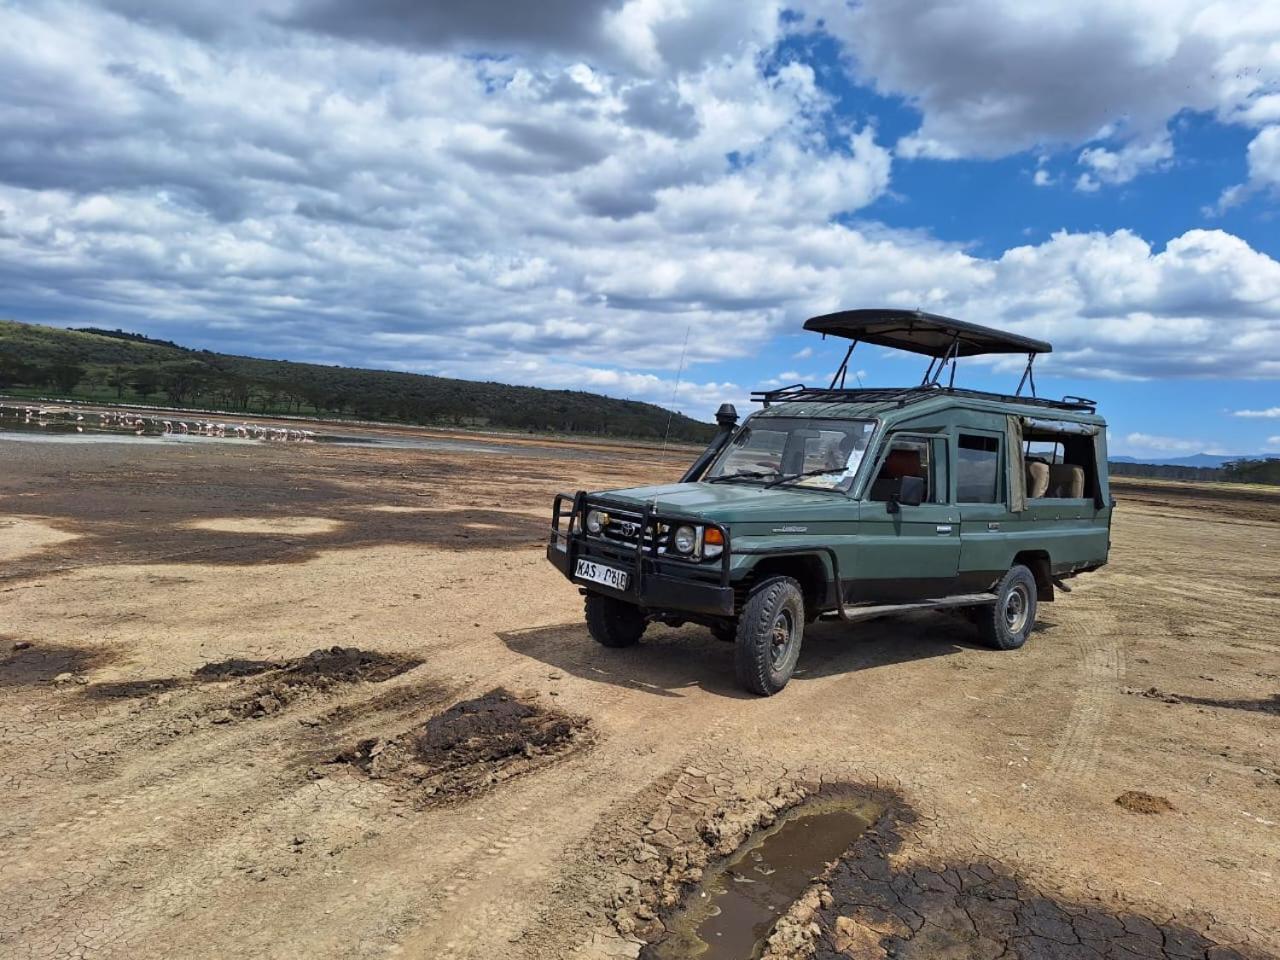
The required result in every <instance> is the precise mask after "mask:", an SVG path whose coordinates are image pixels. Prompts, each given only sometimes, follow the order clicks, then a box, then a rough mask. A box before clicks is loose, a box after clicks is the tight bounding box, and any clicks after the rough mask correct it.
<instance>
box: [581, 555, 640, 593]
mask: <svg viewBox="0 0 1280 960" xmlns="http://www.w3.org/2000/svg"><path fill="white" fill-rule="evenodd" d="M573 575H574V576H575V577H577V578H578V579H579V580H590V581H591V582H592V583H603V584H604V585H605V586H606V587H613V589H615V590H626V589H627V581H628V580H630V579H631V575H630V574H629V573H627V571H625V570H618V569H617V568H615V567H606V566H605V565H604V564H603V563H593V562H592V561H590V560H579V561H578V563H577V565H576V566H575V567H574V568H573Z"/></svg>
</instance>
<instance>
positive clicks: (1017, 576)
mask: <svg viewBox="0 0 1280 960" xmlns="http://www.w3.org/2000/svg"><path fill="white" fill-rule="evenodd" d="M974 609H975V610H976V611H978V612H977V614H976V620H975V622H976V623H977V626H978V632H979V633H980V634H981V635H982V639H983V642H985V643H986V644H987V646H989V647H994V648H995V649H997V650H1017V649H1018V648H1019V647H1020V646H1022V645H1023V644H1024V643H1026V642H1027V637H1029V636H1031V628H1032V627H1034V626H1035V624H1036V578H1035V577H1034V576H1033V575H1032V573H1031V571H1030V570H1028V569H1027V568H1026V567H1024V566H1022V565H1021V564H1018V565H1016V566H1014V567H1012V568H1011V569H1010V570H1009V572H1008V573H1006V574H1005V575H1004V579H1003V580H1001V581H1000V585H999V586H998V587H997V588H996V602H995V603H993V604H989V605H986V606H982V607H975V608H974Z"/></svg>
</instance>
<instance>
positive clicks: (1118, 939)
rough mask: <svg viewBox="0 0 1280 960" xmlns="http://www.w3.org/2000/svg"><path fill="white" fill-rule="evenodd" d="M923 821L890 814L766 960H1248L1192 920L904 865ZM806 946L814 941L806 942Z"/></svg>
mask: <svg viewBox="0 0 1280 960" xmlns="http://www.w3.org/2000/svg"><path fill="white" fill-rule="evenodd" d="M913 823H914V818H913V817H912V815H911V814H910V811H909V810H907V809H906V808H905V807H898V808H896V809H894V808H891V809H889V810H887V811H886V813H885V814H884V816H882V817H881V820H880V822H879V823H877V824H876V825H875V826H874V827H872V829H870V830H868V831H867V832H866V833H865V834H864V835H863V836H862V837H861V838H859V839H858V840H857V841H855V842H854V844H853V846H852V847H851V848H850V850H849V852H848V853H847V854H846V855H845V857H843V858H842V859H841V860H840V861H839V862H838V863H837V864H836V865H835V866H834V867H832V868H831V869H830V870H828V871H827V873H826V875H825V876H824V877H823V878H822V879H821V881H820V882H819V883H818V884H816V885H815V887H814V888H813V889H812V890H811V891H810V895H809V896H810V900H811V902H812V903H813V904H814V906H815V907H816V909H813V910H812V911H809V912H808V913H807V915H806V913H805V912H803V911H793V913H792V915H791V916H790V917H789V918H788V920H789V922H790V924H791V927H790V929H791V930H792V931H793V934H794V935H793V938H792V940H791V941H790V942H789V943H786V944H779V946H778V949H775V950H772V951H771V950H766V952H765V953H764V957H766V958H781V957H810V956H813V957H817V958H821V960H829V958H839V957H856V958H860V960H871V958H875V960H880V958H889V957H893V958H896V960H915V958H919V960H926V958H927V960H933V958H937V957H957V958H959V957H963V958H966V960H988V958H989V960H996V958H1002V957H1003V958H1010V957H1025V958H1031V957H1036V958H1038V957H1045V958H1063V960H1065V958H1078V960H1135V958H1152V960H1192V958H1197V960H1247V958H1262V957H1263V956H1264V955H1263V954H1262V953H1258V952H1251V950H1250V948H1249V947H1248V946H1247V945H1244V944H1242V943H1239V942H1235V943H1224V942H1220V941H1217V940H1215V939H1212V938H1211V937H1210V936H1209V935H1208V934H1207V933H1205V932H1203V931H1202V930H1201V929H1197V927H1198V926H1200V924H1198V923H1197V922H1196V921H1195V920H1194V919H1192V918H1184V919H1183V921H1182V922H1179V920H1178V919H1177V918H1171V917H1167V916H1166V917H1149V916H1144V915H1142V914H1140V913H1137V912H1134V911H1129V910H1117V909H1115V908H1114V907H1113V906H1112V905H1109V904H1107V903H1104V902H1103V901H1101V900H1094V901H1072V900H1067V899H1061V898H1057V897H1055V896H1053V895H1052V894H1051V893H1049V892H1047V891H1043V890H1041V889H1039V888H1037V887H1036V886H1034V885H1033V884H1031V883H1030V882H1029V881H1027V880H1026V879H1024V878H1022V877H1019V876H1018V875H1017V873H1016V871H1015V870H1013V869H1012V868H1010V867H1009V866H1006V865H1004V864H1002V863H1000V862H998V861H993V860H987V861H982V862H962V863H949V862H942V863H932V864H931V863H919V862H915V863H913V862H911V861H910V859H909V857H904V856H901V854H902V853H903V848H904V846H906V844H907V843H908V841H909V836H910V832H911V828H912V824H913ZM806 941H807V942H806Z"/></svg>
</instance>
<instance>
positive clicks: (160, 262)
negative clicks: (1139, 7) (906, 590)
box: [0, 0, 1280, 414]
mask: <svg viewBox="0 0 1280 960" xmlns="http://www.w3.org/2000/svg"><path fill="white" fill-rule="evenodd" d="M408 6H409V5H406V6H405V8H404V10H403V11H402V10H401V5H399V4H395V3H391V2H389V0H387V2H379V3H374V4H370V5H361V6H359V7H355V6H350V5H343V6H341V7H339V6H338V5H335V4H329V3H297V2H286V0H278V2H274V3H272V2H264V3H257V4H254V3H248V2H243V3H241V2H229V3H225V4H217V5H215V4H212V3H209V4H206V3H203V2H199V3H192V4H184V5H148V4H140V3H135V2H133V0H115V2H113V3H112V4H111V5H110V6H109V7H106V8H100V7H89V6H83V5H78V4H69V3H64V2H52V3H49V4H46V5H35V6H31V7H21V8H19V7H7V8H4V9H3V11H2V12H0V19H2V20H3V26H4V28H5V29H4V30H0V83H3V85H4V89H5V90H6V96H5V97H4V98H2V99H0V290H2V291H4V292H3V294H2V295H0V310H2V311H3V312H4V313H5V314H8V315H11V316H15V317H18V318H22V319H30V320H37V321H39V320H47V321H52V322H58V323H66V324H76V325H79V324H84V323H94V324H107V325H113V326H114V325H122V326H129V327H134V328H142V329H144V330H146V331H147V332H149V333H152V334H155V335H161V336H165V337H170V338H172V339H176V340H179V341H185V342H190V343H194V344H196V345H201V346H208V347H211V348H227V349H233V350H237V351H240V352H255V353H260V354H263V355H267V356H277V357H290V358H293V359H301V360H311V361H316V362H325V363H350V364H360V365H374V366H382V367H391V368H394V369H409V370H418V371H422V372H428V373H441V374H449V375H457V376H468V377H480V378H490V379H502V380H510V381H513V382H521V383H541V384H545V385H550V386H564V387H574V388H581V389H597V390H603V391H605V392H608V393H614V394H618V395H625V396H635V397H638V398H642V399H649V400H654V401H657V402H662V403H669V402H671V392H672V390H673V389H674V387H675V380H674V371H675V370H676V368H677V366H678V364H679V357H680V347H681V344H682V342H683V340H684V336H685V332H686V331H690V337H689V344H688V362H689V365H690V367H691V369H692V371H693V372H692V375H691V376H688V377H687V378H686V382H685V383H684V385H682V386H681V388H680V393H679V395H678V396H677V398H676V404H677V405H678V406H680V407H681V408H682V409H685V410H686V411H697V412H701V413H704V414H705V413H709V412H710V411H711V410H713V409H714V407H715V405H716V404H717V403H718V402H719V401H720V400H721V399H735V398H739V399H740V398H741V397H742V396H743V395H744V393H745V391H744V389H743V388H742V387H740V386H739V385H737V384H734V383H726V382H723V381H724V378H723V376H716V375H714V374H712V373H709V372H705V371H709V370H710V369H711V365H712V364H714V363H716V362H719V361H723V360H727V359H731V358H735V357H742V356H745V355H750V354H752V353H754V352H757V351H760V350H761V349H763V348H764V347H765V345H767V344H769V343H770V341H771V339H772V338H773V337H774V336H775V335H776V334H777V333H779V332H782V331H785V332H788V333H791V332H795V331H796V329H797V325H798V321H799V320H801V319H803V318H804V317H805V316H808V315H812V314H818V313H823V312H827V311H829V310H833V309H837V308H840V307H847V306H850V305H863V304H885V305H889V306H903V307H917V306H918V307H923V308H925V309H933V310H937V311H939V312H943V313H951V314H954V315H958V316H962V317H974V318H981V319H982V320H983V321H984V322H989V323H992V324H995V325H1001V326H1008V327H1010V328H1012V329H1015V330H1020V331H1022V332H1026V333H1030V334H1032V335H1035V336H1044V337H1047V338H1048V339H1050V340H1052V341H1053V342H1054V344H1055V347H1056V348H1057V349H1056V352H1055V353H1054V354H1052V355H1051V356H1050V357H1047V358H1045V359H1046V366H1047V368H1048V369H1050V370H1052V369H1054V368H1055V367H1056V369H1058V370H1059V371H1062V372H1071V373H1080V374H1084V375H1087V376H1096V377H1143V376H1188V377H1195V376H1205V377H1221V376H1228V375H1229V376H1251V377H1274V376H1278V375H1280V264H1277V263H1276V262H1275V261H1274V260H1272V259H1271V258H1270V257H1268V256H1266V255H1265V254H1263V253H1260V252H1258V251H1257V250H1254V249H1253V248H1251V247H1250V246H1249V245H1248V244H1247V243H1245V242H1244V241H1242V240H1240V239H1238V238H1236V237H1234V236H1231V235H1230V234H1227V233H1223V232H1220V231H1190V232H1188V233H1186V234H1184V235H1182V236H1180V237H1176V238H1173V239H1172V240H1170V241H1169V242H1168V243H1166V244H1164V245H1163V246H1152V245H1151V244H1150V243H1148V242H1147V241H1146V240H1144V239H1143V238H1141V237H1139V236H1137V235H1136V234H1133V233H1130V232H1128V231H1116V232H1112V233H1086V234H1070V233H1060V234H1056V235H1054V236H1053V237H1051V238H1050V239H1049V240H1047V241H1045V242H1043V243H1040V244H1037V245H1030V246H1023V247H1016V248H1014V249H1011V250H1008V251H1006V252H1005V253H1003V254H1002V255H999V256H995V257H980V256H976V255H974V254H973V253H972V252H970V251H969V250H967V249H966V248H964V247H962V246H959V245H956V244H949V243H942V242H938V241H935V240H932V239H930V238H929V237H928V236H927V235H925V234H922V233H918V232H896V231H893V230H889V229H886V228H884V227H882V226H878V225H876V224H874V223H871V222H867V221H865V220H861V219H855V218H854V217H852V216H850V215H851V214H857V213H858V212H859V211H865V210H866V208H867V207H868V206H869V205H870V204H872V203H874V202H875V201H876V200H877V199H878V198H880V197H883V196H884V195H885V194H886V193H887V192H888V191H889V189H890V187H891V184H892V179H893V163H894V160H893V157H892V155H891V151H890V150H889V149H888V148H887V147H886V146H885V145H884V144H883V143H882V141H881V139H880V137H879V134H878V132H877V128H876V125H875V123H874V122H873V121H871V120H870V119H868V118H865V117H863V118H859V119H858V120H857V121H856V122H854V121H852V120H851V119H850V118H849V117H848V116H846V115H842V114H840V113H838V111H837V107H836V105H835V104H834V103H833V101H832V99H831V97H830V96H829V95H828V94H827V93H825V92H824V90H823V89H822V86H821V84H819V83H818V80H817V77H816V75H815V71H814V69H813V68H812V67H811V66H809V65H808V64H806V63H804V62H801V61H799V60H795V59H788V58H786V57H778V56H777V55H776V53H777V41H778V39H779V37H780V36H781V34H782V31H783V30H784V29H785V28H784V25H783V24H784V19H780V17H779V13H780V7H778V6H776V5H771V4H769V3H763V4H759V5H756V6H753V7H751V8H750V10H748V11H745V12H744V11H743V10H742V9H741V8H740V5H738V4H736V3H732V4H731V3H727V2H724V3H722V2H715V0H707V2H705V3H694V2H691V0H690V2H681V3H676V2H670V0H627V2H618V3H614V4H605V5H590V6H589V7H587V6H583V5H575V4H574V3H570V2H567V0H565V2H561V3H556V4H550V5H548V6H547V8H546V11H545V14H546V18H547V20H548V23H552V22H558V21H557V18H560V20H564V19H569V18H572V15H573V12H574V11H575V10H578V11H585V12H584V13H583V16H582V17H581V18H579V19H577V20H575V22H574V24H573V25H572V26H566V27H564V29H563V30H554V29H552V27H551V26H546V30H547V31H550V32H551V33H554V34H555V36H554V37H551V36H543V35H542V34H540V33H538V31H537V30H534V31H533V32H531V33H529V34H527V35H526V34H522V39H521V40H519V41H516V40H509V38H506V33H504V31H507V30H508V29H509V28H510V24H506V23H490V22H489V20H488V19H486V18H485V17H483V16H479V15H477V14H476V10H479V9H482V8H483V6H484V5H480V6H478V7H476V8H475V9H468V10H463V9H462V8H461V7H459V8H458V9H457V10H454V9H452V8H450V9H449V10H444V9H443V7H442V6H441V5H438V4H424V5H411V6H413V10H408ZM875 7H876V4H875V3H869V4H867V5H866V9H867V10H869V11H870V12H871V13H875V10H874V9H873V8H875ZM1037 10H1038V7H1037ZM219 11H221V12H222V14H223V15H222V16H219V15H218V13H219ZM397 11H401V12H403V15H404V17H405V18H407V19H406V24H405V28H404V30H403V31H401V32H400V33H398V34H397V35H396V36H394V37H393V36H390V35H388V34H387V33H386V31H387V30H389V27H388V26H387V24H388V23H390V22H391V21H392V20H394V18H395V16H396V15H397ZM593 11H595V12H593ZM596 12H598V16H597V15H596ZM842 15H843V14H842ZM519 16H523V14H519ZM857 16H859V17H861V16H863V13H858V14H857ZM904 16H905V15H904ZM912 16H914V15H912ZM1027 16H1028V17H1030V18H1032V19H1035V18H1036V17H1038V16H1040V14H1039V13H1038V12H1031V13H1028V14H1027ZM906 19H908V20H910V19H911V17H909V16H907V17H906ZM809 22H810V23H811V22H812V21H811V20H810V21H809ZM831 22H833V23H834V22H835V17H834V15H833V17H832V21H831ZM864 22H867V23H871V21H864ZM871 25H872V26H874V24H871ZM881 26H883V25H881ZM1086 26H1087V25H1078V26H1077V27H1076V28H1073V29H1078V30H1081V31H1086V32H1087V30H1086ZM953 28H955V29H959V27H958V26H956V25H955V24H951V22H950V20H948V19H947V18H946V17H943V19H942V21H941V25H940V26H939V27H938V29H939V30H941V32H942V33H943V34H945V33H946V31H947V30H950V29H953ZM538 29H539V30H541V29H542V28H541V27H539V28H538ZM884 29H888V28H887V27H885V28H884ZM1163 29H1164V28H1163V27H1162V28H1161V30H1163ZM504 38H505V39H504ZM539 38H541V39H539ZM908 40H910V38H908V39H907V40H903V42H904V43H906V42H908ZM1033 40H1034V37H1032V38H1031V39H1028V40H1027V41H1026V42H1027V43H1032V41H1033ZM851 42H852V41H851ZM911 42H915V41H911ZM1035 42H1039V41H1035ZM1033 45H1034V43H1033ZM1157 46H1158V45H1157ZM1175 46H1176V45H1175ZM1015 47H1016V45H1015ZM1011 49H1012V48H1011ZM1215 49H1216V48H1215ZM885 56H888V54H885ZM966 56H967V54H966ZM1153 56H1154V54H1153ZM1156 59H1159V58H1158V57H1157V58H1156ZM894 62H896V61H894ZM886 64H888V65H887V66H885V69H886V70H889V74H887V75H892V70H891V69H890V67H892V63H891V62H890V61H886ZM872 66H873V67H874V64H872ZM935 67H936V68H937V69H942V67H941V66H939V65H935ZM893 69H897V68H896V67H895V68H893ZM1006 79H1008V80H1010V82H1012V77H1010V78H1006ZM886 82H887V81H886ZM1037 89H1038V88H1037ZM1032 92H1033V93H1034V92H1035V91H1032ZM1028 95H1030V94H1028ZM938 96H939V97H943V95H942V94H941V93H940V94H938ZM948 96H949V95H948ZM1241 97H1243V98H1244V99H1246V100H1247V99H1248V96H1246V95H1245V94H1241ZM1241 97H1237V101H1239V102H1241V103H1243V102H1244V101H1243V100H1242V99H1241ZM1255 99H1256V98H1255ZM917 100H918V102H920V103H921V104H922V106H923V107H924V108H925V123H924V127H923V128H922V130H924V131H925V132H927V133H928V135H929V136H941V133H942V132H945V130H944V128H943V127H939V126H938V123H939V122H940V121H936V120H935V121H931V120H930V116H931V114H930V112H929V110H931V109H932V107H930V106H929V103H932V102H933V101H928V102H926V100H925V99H920V97H917ZM946 102H950V101H947V100H946V98H945V97H943V99H942V100H939V101H938V103H940V104H944V105H945V103H946ZM1261 102H1262V101H1261V100H1258V101H1257V102H1256V103H1253V109H1255V110H1260V109H1262V107H1261V106H1260V104H1261ZM996 106H999V105H998V104H997V105H996ZM1086 106H1087V105H1081V104H1076V105H1075V106H1073V107H1071V109H1072V110H1077V111H1083V110H1085V108H1086ZM1000 109H1003V107H1001V108H999V109H996V108H995V107H993V110H994V113H995V114H998V113H999V112H1000ZM1063 109H1064V110H1065V109H1067V107H1064V108H1063ZM993 115H994V114H993ZM1152 115H1153V116H1154V114H1152ZM1019 116H1021V115H1019ZM1016 119H1017V118H1016V117H1014V118H1013V119H1010V120H1009V121H1008V122H1010V123H1013V122H1014V120H1016ZM993 122H994V121H993ZM1002 122H1003V121H1002ZM1074 122H1075V121H1073V123H1074ZM931 123H932V126H930V124H931ZM1064 123H1065V121H1064ZM1080 123H1081V124H1083V121H1081V122H1080ZM996 126H997V127H998V126H999V124H996ZM1033 126H1034V125H1033ZM1068 126H1070V124H1067V125H1065V126H1063V128H1062V129H1064V130H1065V129H1067V127H1068ZM1072 129H1074V127H1073V128H1072ZM1081 129H1083V126H1081ZM1160 130H1163V127H1159V128H1158V129H1157V130H1156V133H1155V134H1153V136H1155V137H1157V141H1149V142H1158V136H1159V131H1160ZM940 131H941V132H940ZM1038 139H1044V137H1039V135H1038ZM1015 142H1016V143H1021V142H1022V141H1020V140H1016V138H1014V139H1007V140H1006V144H1005V146H1003V147H1000V149H1008V148H1009V147H1008V144H1013V143H1015ZM952 146H953V147H954V148H955V149H963V150H969V149H970V146H971V145H966V144H965V143H961V142H960V141H959V140H955V142H954V143H953V144H952ZM949 149H950V148H949ZM1125 149H1126V148H1125V147H1123V146H1118V147H1115V149H1114V150H1113V149H1112V148H1111V147H1108V148H1107V152H1108V153H1109V154H1110V153H1114V154H1115V156H1114V158H1111V159H1107V158H1104V157H1103V156H1102V154H1094V155H1091V156H1092V159H1091V160H1090V161H1089V164H1090V169H1091V170H1094V171H1095V173H1096V175H1097V176H1098V177H1103V176H1107V177H1111V178H1112V180H1113V181H1114V182H1120V180H1121V178H1123V177H1124V176H1126V175H1128V172H1129V171H1130V170H1133V171H1137V170H1140V169H1144V166H1143V164H1144V162H1145V161H1143V160H1142V159H1141V158H1139V157H1138V156H1137V154H1129V155H1126V154H1125ZM1126 156H1127V159H1125V157H1126ZM1104 170H1106V171H1108V172H1107V173H1105V174H1104V173H1103V171H1104ZM1133 175H1137V174H1136V172H1135V173H1134V174H1133ZM864 216H865V214H864ZM802 354H803V351H802ZM803 358H804V357H802V356H801V355H799V354H798V355H797V356H796V359H797V360H798V359H803ZM785 364H786V360H784V359H781V358H779V359H778V362H777V366H776V367H774V369H780V368H781V367H782V366H784V365H785ZM722 394H723V396H722ZM699 405H700V406H699Z"/></svg>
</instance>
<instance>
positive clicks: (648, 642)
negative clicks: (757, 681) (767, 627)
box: [498, 613, 983, 699]
mask: <svg viewBox="0 0 1280 960" xmlns="http://www.w3.org/2000/svg"><path fill="white" fill-rule="evenodd" d="M498 638H499V639H500V640H502V642H503V643H505V644H506V645H507V647H508V649H510V650H512V651H513V652H515V653H519V654H521V655H523V656H526V657H530V658H532V659H534V660H538V661H540V662H541V663H544V664H546V665H547V666H548V667H552V668H554V669H556V670H563V671H564V672H566V673H569V674H572V675H573V676H575V677H581V678H583V679H587V680H595V681H598V682H601V683H609V684H613V685H614V686H618V687H623V688H625V689H628V690H639V691H641V692H644V693H649V694H652V695H654V696H658V697H682V696H685V694H686V692H687V691H691V690H701V691H705V692H707V693H712V694H715V695H717V696H723V697H728V698H731V699H753V695H752V694H749V693H747V692H746V691H744V690H742V689H741V688H740V687H739V686H738V685H737V682H736V680H735V679H734V668H733V646H732V644H728V643H723V642H721V641H718V640H716V639H715V638H714V637H712V636H711V632H710V631H709V630H707V629H706V628H705V627H700V626H697V625H693V624H690V625H687V626H684V627H681V628H678V629H674V628H670V627H662V626H651V627H650V628H649V630H648V631H647V632H646V633H645V636H644V639H643V640H642V641H641V642H640V643H639V644H638V645H637V646H635V647H630V648H627V649H623V650H610V649H607V648H605V647H601V646H599V645H598V644H596V643H594V642H593V641H592V640H591V637H590V636H589V635H588V633H587V628H586V625H585V624H584V623H582V622H581V621H578V622H574V623H566V624H560V625H557V626H551V627H537V628H533V629H529V630H514V631H507V632H500V633H499V634H498ZM974 648H978V649H983V648H982V647H981V644H980V643H979V641H978V636H977V632H976V631H975V630H974V628H973V627H972V626H971V625H970V624H968V623H967V622H965V621H964V620H962V619H961V618H959V617H957V616H954V615H949V614H944V613H913V614H906V615H901V616H897V617H885V618H883V619H880V620H869V621H864V622H861V623H854V624H847V623H840V622H838V621H823V622H821V623H815V624H810V625H809V626H808V627H807V628H806V630H805V640H804V647H803V649H802V650H801V652H800V662H799V664H798V665H797V667H796V672H795V676H794V679H793V680H792V683H797V684H803V683H804V682H805V681H808V680H816V679H819V678H822V677H830V676H837V675H841V674H853V673H858V672H859V671H863V670H874V669H877V668H880V667H889V666H893V665H895V664H900V663H910V662H913V661H917V660H926V659H931V658H933V657H944V656H951V655H953V654H956V653H960V652H961V651H963V650H966V649H974Z"/></svg>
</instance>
